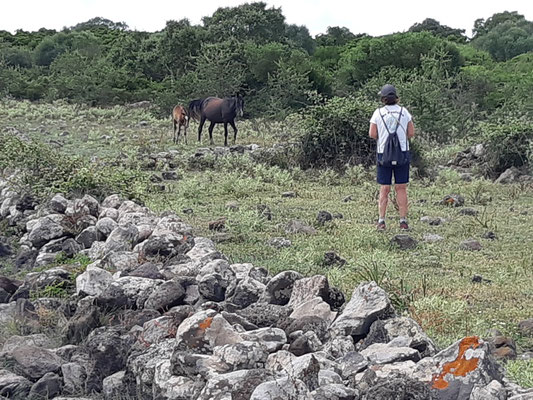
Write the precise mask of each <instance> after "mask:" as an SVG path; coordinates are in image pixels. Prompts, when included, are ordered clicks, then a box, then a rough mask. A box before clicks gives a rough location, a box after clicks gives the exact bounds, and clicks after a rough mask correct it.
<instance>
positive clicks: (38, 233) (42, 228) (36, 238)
mask: <svg viewBox="0 0 533 400" xmlns="http://www.w3.org/2000/svg"><path fill="white" fill-rule="evenodd" d="M58 220H60V219H59V218H56V217H52V216H46V217H42V218H39V219H38V220H37V221H36V223H35V224H34V225H33V228H32V229H31V231H30V232H29V234H28V240H29V241H30V242H31V244H32V245H33V246H35V247H36V248H41V247H42V246H43V245H44V244H46V243H48V242H49V241H50V240H54V239H58V238H60V237H62V236H63V235H64V234H65V229H64V228H63V226H62V225H61V224H60V223H59V222H58Z"/></svg>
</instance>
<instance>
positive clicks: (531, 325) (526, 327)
mask: <svg viewBox="0 0 533 400" xmlns="http://www.w3.org/2000/svg"><path fill="white" fill-rule="evenodd" d="M518 329H520V332H521V333H522V335H524V336H533V318H529V319H525V320H523V321H520V322H519V323H518Z"/></svg>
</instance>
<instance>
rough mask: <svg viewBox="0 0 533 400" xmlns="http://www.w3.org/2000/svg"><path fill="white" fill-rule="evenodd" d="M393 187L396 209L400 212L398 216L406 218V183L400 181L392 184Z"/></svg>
mask: <svg viewBox="0 0 533 400" xmlns="http://www.w3.org/2000/svg"><path fill="white" fill-rule="evenodd" d="M394 189H395V190H396V202H397V203H398V211H399V212H400V218H407V209H408V202H407V184H406V183H400V184H397V185H394Z"/></svg>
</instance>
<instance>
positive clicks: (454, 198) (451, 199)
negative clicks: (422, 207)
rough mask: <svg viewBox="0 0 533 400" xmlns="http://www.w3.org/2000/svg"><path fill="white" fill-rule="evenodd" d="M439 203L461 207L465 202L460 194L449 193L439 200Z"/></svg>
mask: <svg viewBox="0 0 533 400" xmlns="http://www.w3.org/2000/svg"><path fill="white" fill-rule="evenodd" d="M441 204H442V205H445V206H450V207H462V206H464V204H465V198H464V197H463V196H461V195H460V194H449V195H447V196H445V197H444V198H443V199H442V200H441Z"/></svg>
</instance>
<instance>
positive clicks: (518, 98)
mask: <svg viewBox="0 0 533 400" xmlns="http://www.w3.org/2000/svg"><path fill="white" fill-rule="evenodd" d="M532 51H533V21H528V20H526V19H525V17H524V16H523V15H520V14H518V13H517V12H508V11H505V12H501V13H497V14H494V15H493V16H492V17H490V18H488V19H487V20H484V19H478V20H476V21H475V22H474V26H473V37H472V38H469V37H467V36H466V35H465V32H464V31H463V30H460V29H454V28H452V27H448V26H444V25H441V24H440V23H439V22H438V21H436V20H433V19H426V20H424V21H422V22H420V23H417V24H414V25H413V26H412V27H411V28H410V29H409V30H408V32H402V33H396V34H391V35H386V36H381V37H371V36H368V35H365V34H354V33H352V32H350V31H349V30H348V29H347V28H344V27H330V28H328V30H327V32H326V33H325V34H320V35H317V36H316V37H314V38H313V37H312V36H311V35H310V34H309V31H308V29H307V28H306V27H305V26H297V25H291V24H287V23H286V21H285V17H284V16H283V14H282V12H281V9H279V8H268V7H267V5H266V4H265V3H262V2H257V3H251V4H244V5H241V6H237V7H227V8H219V9H218V10H217V11H216V12H215V13H213V15H211V16H206V17H204V18H203V21H202V24H200V25H193V24H191V23H190V22H189V21H188V20H186V19H182V20H179V21H175V20H169V21H167V23H166V26H165V28H164V29H163V30H161V31H159V32H139V31H133V30H130V29H129V28H128V26H127V25H126V24H125V23H123V22H113V21H109V20H106V19H102V18H93V19H91V20H89V21H87V22H83V23H80V24H78V25H76V26H72V27H69V28H65V29H63V30H62V31H59V32H58V31H55V30H48V29H44V28H43V29H40V30H39V31H36V32H26V31H23V30H18V31H17V32H16V33H15V34H11V33H9V32H7V31H0V96H9V97H12V98H15V99H29V100H33V101H35V100H39V101H53V100H56V99H66V100H68V101H70V102H75V103H85V104H89V105H94V106H108V105H114V104H125V103H130V102H136V101H140V100H149V101H151V102H152V103H154V104H156V105H157V106H158V108H157V109H158V111H157V112H158V113H159V114H160V115H162V116H163V115H164V116H166V115H168V114H169V112H170V110H171V107H172V106H173V105H174V104H176V103H178V102H188V101H189V100H191V99H193V98H198V97H204V96H207V95H218V96H224V95H232V94H235V93H242V94H244V96H245V98H246V109H245V116H246V117H248V118H253V117H264V116H270V117H275V118H277V119H283V118H284V117H286V116H287V115H289V114H291V113H295V112H298V111H300V110H306V111H304V113H308V114H309V113H310V114H311V120H312V121H313V122H324V124H322V125H324V126H325V125H327V124H330V122H331V123H336V122H339V120H342V121H340V123H341V124H343V123H346V118H345V117H344V116H343V115H345V114H346V113H348V114H349V113H351V112H352V111H351V108H353V107H354V103H356V104H357V106H356V107H355V108H357V109H361V108H362V109H366V108H365V106H361V107H359V105H361V104H363V103H364V104H366V105H368V104H369V102H373V103H372V106H374V105H375V102H376V93H377V91H378V90H379V88H380V87H381V85H382V84H383V83H385V82H392V83H394V84H395V85H396V86H397V87H398V88H399V90H400V96H401V98H402V103H403V104H405V105H407V106H408V107H409V109H410V110H411V111H412V113H413V115H415V117H416V121H417V128H418V129H419V131H420V132H421V133H423V136H424V137H425V138H426V139H428V140H430V141H434V142H437V143H445V142H447V141H449V140H452V139H453V140H455V139H462V138H465V137H466V138H468V137H472V136H473V135H475V136H476V137H482V138H483V139H484V140H483V141H484V142H488V143H492V144H493V149H494V150H495V151H496V152H500V153H504V152H509V151H511V150H512V151H519V152H520V154H523V157H521V158H520V160H518V161H517V160H507V159H504V160H503V162H501V161H502V160H500V157H499V155H498V156H497V157H496V158H497V159H498V160H497V162H495V163H494V165H493V167H494V169H495V170H497V171H495V172H498V171H501V170H503V169H504V168H506V167H508V166H510V165H516V166H521V165H524V164H528V158H529V157H530V155H531V154H532V153H533V150H532V148H531V147H533V145H531V144H530V143H532V140H531V139H530V137H531V131H532V130H533V129H532V124H531V122H530V121H531V115H532V113H533V107H532V106H531V100H530V98H531V93H532V92H533V74H532V73H531V72H532V71H533V53H532ZM343 99H344V100H343ZM347 99H348V100H347ZM328 104H329V109H330V110H329V111H328V113H329V114H328V115H327V116H326V115H325V114H324V113H321V110H322V111H323V110H324V107H326V108H327V107H328ZM309 106H312V107H309ZM313 107H315V108H313ZM316 107H318V109H317V108H316ZM370 108H371V107H370ZM343 113H344V114H343ZM327 118H330V119H331V118H333V119H334V120H335V118H337V119H336V120H335V121H329V120H327ZM365 118H366V117H365ZM326 122H327V124H326ZM310 125H311V126H317V125H320V124H319V123H317V124H314V123H312V124H310ZM324 129H326V128H324ZM340 129H341V131H342V128H340ZM323 133H324V132H323V131H322V132H319V133H318V134H319V135H322V134H323ZM524 135H525V137H527V140H523V137H524ZM336 140H337V139H336ZM322 145H324V143H322ZM325 145H326V146H327V145H328V144H327V143H326V144H325ZM510 149H511V150H510ZM498 154H499V153H498ZM335 155H336V153H334V154H330V155H329V156H330V157H335Z"/></svg>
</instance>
